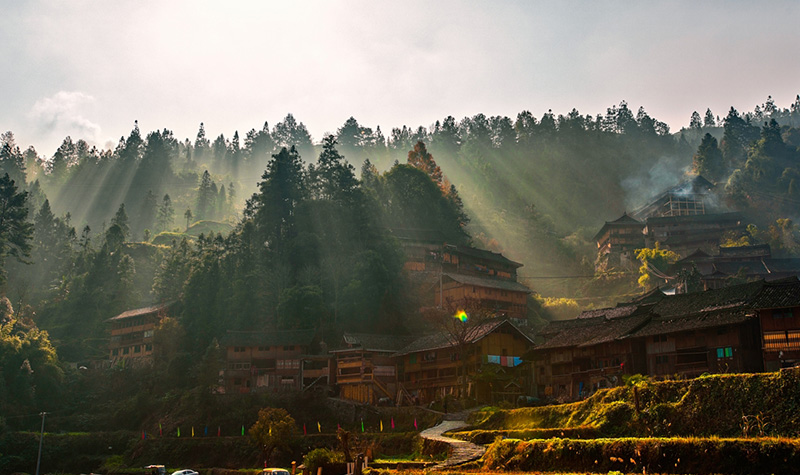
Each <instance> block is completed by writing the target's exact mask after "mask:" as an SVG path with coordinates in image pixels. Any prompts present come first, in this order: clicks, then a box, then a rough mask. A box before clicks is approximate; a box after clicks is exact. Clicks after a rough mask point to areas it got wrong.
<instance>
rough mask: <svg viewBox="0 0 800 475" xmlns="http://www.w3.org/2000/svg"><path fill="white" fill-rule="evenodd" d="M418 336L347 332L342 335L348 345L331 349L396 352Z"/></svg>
mask: <svg viewBox="0 0 800 475" xmlns="http://www.w3.org/2000/svg"><path fill="white" fill-rule="evenodd" d="M416 338H418V337H417V336H408V335H375V334H370V333H345V334H344V335H342V339H343V340H344V343H345V345H348V346H346V347H341V348H337V349H335V350H331V351H345V350H349V349H351V348H352V347H359V348H363V349H365V350H369V351H383V352H395V351H397V350H399V349H401V348H403V347H405V346H407V345H408V344H409V343H411V342H412V341H414V340H415V339H416Z"/></svg>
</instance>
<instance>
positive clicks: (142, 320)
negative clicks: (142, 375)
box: [107, 304, 171, 365]
mask: <svg viewBox="0 0 800 475" xmlns="http://www.w3.org/2000/svg"><path fill="white" fill-rule="evenodd" d="M170 306H171V304H162V305H154V306H151V307H144V308H137V309H134V310H127V311H125V312H123V313H121V314H119V315H117V316H115V317H113V318H110V319H108V320H107V322H108V323H109V324H110V326H111V340H110V342H109V349H108V351H109V359H110V360H111V361H112V363H113V362H117V361H120V360H127V361H129V362H130V363H132V364H137V365H140V364H151V363H152V362H153V348H154V335H155V332H156V329H157V327H158V325H159V324H160V323H161V320H162V319H163V318H164V317H166V316H167V315H168V311H169V308H170Z"/></svg>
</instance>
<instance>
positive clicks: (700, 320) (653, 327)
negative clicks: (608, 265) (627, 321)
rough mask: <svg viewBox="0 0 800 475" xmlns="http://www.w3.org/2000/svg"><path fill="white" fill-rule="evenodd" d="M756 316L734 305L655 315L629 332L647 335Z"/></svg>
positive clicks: (724, 323)
mask: <svg viewBox="0 0 800 475" xmlns="http://www.w3.org/2000/svg"><path fill="white" fill-rule="evenodd" d="M754 318H756V315H755V313H754V312H753V311H751V310H747V309H745V308H742V307H734V308H729V309H722V310H713V311H710V312H701V313H697V314H691V315H681V316H675V317H672V318H663V317H655V318H653V319H652V320H650V321H649V322H648V323H647V325H645V326H644V327H643V328H641V329H640V330H638V331H636V332H633V333H631V335H630V336H631V337H648V336H654V335H664V334H668V333H677V332H684V331H693V330H701V329H704V328H714V327H721V326H725V325H735V324H739V323H742V322H745V321H747V320H750V319H754Z"/></svg>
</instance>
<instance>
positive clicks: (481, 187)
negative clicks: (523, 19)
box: [0, 97, 800, 361]
mask: <svg viewBox="0 0 800 475" xmlns="http://www.w3.org/2000/svg"><path fill="white" fill-rule="evenodd" d="M799 125H800V97H798V100H797V101H796V102H795V103H794V104H792V105H791V106H790V108H787V109H781V108H779V107H777V106H776V105H775V104H774V103H773V102H772V100H771V99H769V100H768V101H767V102H766V103H765V104H764V105H762V106H758V107H756V109H755V111H753V112H748V113H745V114H740V113H739V112H737V111H736V110H734V109H733V108H731V109H730V111H729V112H728V114H727V115H726V116H725V117H724V118H723V119H720V118H719V117H715V116H714V114H713V113H711V111H707V112H706V114H705V118H704V119H702V120H701V118H700V115H699V114H693V115H692V117H691V118H690V123H689V127H688V128H685V129H682V130H681V131H680V132H678V133H675V134H673V133H670V130H669V127H668V126H667V125H666V124H664V123H662V122H660V121H658V120H657V119H655V118H653V117H650V116H649V115H648V114H647V112H646V111H645V110H644V108H643V107H639V108H638V110H637V111H636V113H634V112H633V110H631V109H630V108H629V106H628V105H627V104H626V103H625V102H622V103H620V104H619V105H616V106H612V107H610V108H609V109H608V110H607V111H606V112H605V113H604V114H597V115H595V116H591V115H582V114H581V113H579V112H578V111H577V110H573V111H571V112H570V113H569V114H566V115H556V114H554V113H552V112H550V111H548V112H546V113H544V114H543V115H541V117H539V118H537V117H535V116H534V115H533V114H532V113H530V112H528V111H523V112H520V113H519V114H517V116H516V118H515V119H511V118H509V117H501V116H495V117H487V116H485V115H483V114H477V115H475V116H473V117H467V118H463V119H462V120H456V119H455V118H454V117H446V118H444V119H442V120H440V121H437V122H436V123H435V124H433V125H431V126H430V127H427V128H426V127H418V128H416V129H414V128H409V127H406V126H403V127H399V128H393V129H392V130H391V132H390V134H389V136H388V137H386V136H384V135H383V132H382V131H381V129H380V127H376V128H375V129H374V130H373V129H372V128H369V127H365V126H363V125H361V124H359V123H358V122H357V120H356V119H355V118H352V117H351V118H349V119H348V120H347V121H345V123H344V124H343V125H342V126H341V127H340V128H339V129H338V130H337V131H336V134H335V135H332V136H328V137H325V138H324V139H323V140H322V141H321V142H319V143H316V144H315V143H314V142H313V140H312V138H311V136H310V134H309V132H308V130H307V129H306V127H305V126H304V125H303V124H302V122H298V121H297V120H296V119H295V118H294V117H293V116H292V115H291V114H289V115H287V116H286V117H285V119H284V120H283V121H281V122H279V123H277V124H275V126H274V127H272V128H270V127H269V125H268V124H267V123H264V125H263V126H262V127H261V128H259V129H252V130H250V131H248V132H246V133H245V134H243V137H244V138H241V137H240V135H239V133H238V132H237V131H234V132H233V134H232V135H231V136H230V137H226V136H225V135H224V134H219V135H217V136H216V138H215V139H213V140H211V139H209V138H208V137H207V136H206V131H205V128H204V127H203V124H200V127H199V130H198V133H197V136H196V137H195V139H194V140H189V139H186V140H183V141H181V140H179V139H177V138H176V137H174V135H173V134H172V132H170V131H169V130H168V129H163V130H161V131H153V132H143V131H140V130H139V128H138V125H137V124H134V127H133V130H132V131H131V132H130V133H129V134H128V135H127V137H122V138H121V139H120V141H119V144H118V145H117V147H116V148H114V149H113V150H111V149H108V150H100V149H98V148H96V147H93V146H90V145H89V144H88V143H87V142H85V141H84V140H82V139H79V138H78V139H75V140H73V138H71V137H67V138H65V139H64V141H63V143H62V145H61V146H60V147H59V148H58V150H56V151H55V152H54V153H53V154H52V155H40V154H39V153H38V152H37V151H36V150H35V149H34V148H33V147H28V148H27V149H25V150H24V151H23V150H22V148H21V146H20V145H18V144H16V143H15V141H14V136H13V134H12V133H11V132H7V133H5V134H3V136H2V154H1V155H0V166H1V167H2V171H3V173H8V175H9V177H10V179H12V180H14V182H15V186H16V189H17V190H18V191H19V192H20V194H21V193H22V192H26V193H27V194H26V195H25V208H26V210H27V212H28V215H27V222H29V223H32V229H31V233H30V240H29V243H30V250H29V253H27V255H25V254H26V253H24V252H22V253H19V254H20V257H21V258H22V259H15V258H14V256H11V255H9V256H5V255H4V257H6V258H5V259H4V269H3V270H4V273H5V274H6V275H7V276H8V279H7V281H6V283H5V286H4V289H3V292H4V294H5V295H6V296H7V297H8V298H9V300H10V303H11V304H12V305H13V307H14V308H15V314H16V316H17V317H18V318H28V319H30V320H31V321H33V322H36V324H38V325H39V326H40V327H41V328H45V329H47V330H49V332H50V335H51V337H52V338H53V339H54V341H55V343H56V346H57V347H58V351H59V354H60V355H61V356H62V358H66V359H68V360H70V361H76V360H80V359H83V358H91V357H100V356H102V355H103V353H104V351H105V332H106V328H105V323H104V322H105V320H106V319H107V318H109V317H111V316H113V315H115V314H117V313H119V312H121V311H123V310H125V309H129V308H133V307H137V306H144V305H147V304H151V303H154V302H164V301H175V302H177V303H178V308H179V309H180V312H179V313H180V314H181V322H180V323H181V325H182V326H181V331H184V332H186V334H187V335H188V337H189V338H190V339H191V341H192V342H193V348H195V349H196V350H195V351H200V350H199V349H200V348H205V347H206V346H207V345H208V344H209V343H210V342H211V339H212V338H213V337H219V336H220V335H221V334H223V333H224V331H225V330H227V329H250V328H268V327H273V328H300V327H311V326H316V325H320V324H326V325H332V326H335V327H340V328H359V329H366V330H374V331H378V330H381V329H389V328H392V329H394V328H401V330H400V331H409V330H410V329H412V328H415V325H416V322H415V321H414V318H415V317H414V313H415V312H414V309H415V308H417V306H416V303H415V296H414V295H413V292H410V290H409V289H408V288H407V286H406V283H405V281H404V279H403V278H402V272H401V270H402V253H401V250H400V248H399V246H398V243H397V241H396V240H395V239H394V238H393V237H392V231H391V230H392V229H397V228H405V229H435V230H438V231H440V232H441V233H442V234H443V235H445V236H447V239H448V241H449V242H453V243H470V242H471V243H472V244H474V245H476V246H478V247H485V248H489V249H492V250H495V251H501V252H503V253H505V254H506V255H507V256H508V257H510V258H511V259H514V260H517V261H519V262H521V263H522V264H524V267H523V268H522V269H521V272H520V275H521V280H523V281H526V282H527V283H528V284H529V285H530V286H531V287H532V288H533V289H534V290H535V291H538V292H540V293H541V294H543V295H555V296H568V297H582V296H597V295H598V294H600V295H601V296H602V297H605V298H607V299H609V300H612V301H613V299H614V298H616V297H617V296H614V295H602V294H603V292H604V287H603V286H602V285H598V284H597V283H596V282H594V283H593V282H592V281H591V280H590V279H588V278H585V276H590V275H591V274H592V273H593V272H594V270H593V262H594V252H595V250H594V243H593V242H591V240H590V237H591V236H592V235H593V234H594V232H595V231H596V230H597V229H598V227H599V226H600V225H602V223H603V221H606V220H610V219H615V218H616V217H618V216H619V215H620V214H621V213H622V212H623V211H625V210H631V209H634V208H636V207H637V206H639V205H641V204H643V203H644V201H645V200H646V199H647V198H648V197H650V196H652V195H654V194H656V193H658V192H660V191H662V190H663V189H665V188H666V187H668V186H672V185H674V184H675V183H676V182H678V181H680V180H681V179H682V178H684V177H685V176H686V175H687V174H696V173H701V174H703V175H704V176H706V177H707V178H709V179H710V180H712V181H714V182H716V183H717V187H716V190H717V197H718V199H719V205H720V207H722V208H730V209H738V210H741V211H743V212H745V214H746V215H747V216H748V218H749V219H750V220H751V221H752V223H753V224H754V225H755V226H751V227H750V228H748V233H747V234H746V235H743V236H732V237H731V239H732V240H735V241H736V242H742V243H746V242H751V243H754V242H769V243H770V244H771V245H772V246H773V248H774V252H776V253H777V254H781V253H783V254H784V255H794V254H796V253H797V250H798V248H797V226H796V225H795V224H794V222H793V221H792V219H793V218H795V215H796V214H797V209H798V207H797V204H798V203H800V194H799V193H800V190H799V189H798V187H799V186H800V185H799V184H798V183H800V182H798V181H797V178H798V175H799V174H800V172H798V170H800V166H799V165H798V162H799V161H800V158H799V152H798V146H800V131H799V130H798V126H799ZM359 169H360V173H359V171H358V170H359ZM776 220H779V221H776ZM229 230H232V231H229ZM3 252H4V254H9V253H8V252H6V250H5V248H4V251H3ZM561 276H564V277H579V278H559V277H561ZM534 307H535V305H534Z"/></svg>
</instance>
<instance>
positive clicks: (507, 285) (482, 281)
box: [444, 273, 531, 293]
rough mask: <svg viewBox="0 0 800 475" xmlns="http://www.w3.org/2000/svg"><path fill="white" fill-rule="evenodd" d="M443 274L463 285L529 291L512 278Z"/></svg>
mask: <svg viewBox="0 0 800 475" xmlns="http://www.w3.org/2000/svg"><path fill="white" fill-rule="evenodd" d="M444 275H445V276H446V277H449V278H450V279H453V280H454V281H456V282H459V283H462V284H465V285H474V286H476V287H486V288H490V289H500V290H511V291H513V292H526V293H530V292H531V289H529V288H528V287H527V286H525V285H524V284H521V283H519V282H515V281H513V280H503V279H492V278H488V277H478V276H474V275H465V274H450V273H445V274H444Z"/></svg>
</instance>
